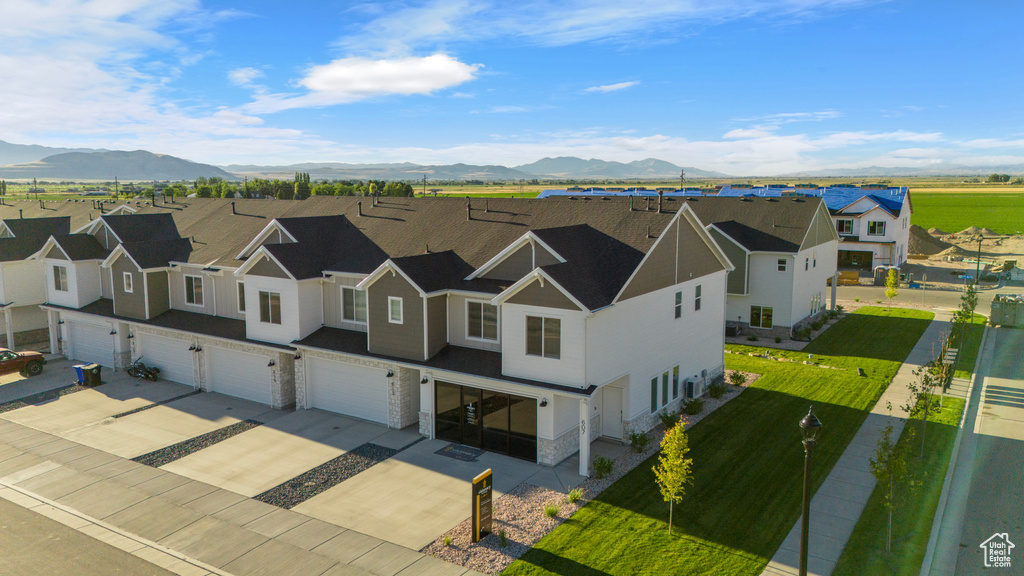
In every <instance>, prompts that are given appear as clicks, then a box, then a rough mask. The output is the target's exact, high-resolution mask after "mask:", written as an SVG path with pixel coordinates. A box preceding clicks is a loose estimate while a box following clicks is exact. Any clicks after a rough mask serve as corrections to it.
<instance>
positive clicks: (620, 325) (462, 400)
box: [0, 198, 836, 474]
mask: <svg viewBox="0 0 1024 576" xmlns="http://www.w3.org/2000/svg"><path fill="white" fill-rule="evenodd" d="M713 200H714V199H700V200H699V201H697V202H692V201H688V202H683V201H682V200H679V199H671V198H666V199H663V201H662V203H661V204H659V205H658V206H657V208H656V209H642V210H641V209H639V208H636V209H634V208H633V206H632V205H631V203H629V202H627V201H626V200H625V199H613V198H609V199H594V200H586V201H585V200H575V199H569V198H565V199H556V200H523V199H515V200H513V199H505V200H498V199H491V200H476V201H473V202H472V203H470V202H469V201H468V200H466V201H463V200H458V199H446V198H441V199H386V200H380V201H378V202H374V201H372V200H371V199H358V198H311V199H308V200H306V201H303V202H278V201H260V200H252V201H243V200H236V201H227V200H213V199H197V200H190V201H188V202H187V203H184V204H176V205H175V204H163V203H159V204H156V205H144V206H135V207H134V208H133V207H128V208H127V209H124V210H119V213H117V214H109V213H107V214H101V215H99V216H98V217H95V218H93V219H91V220H89V221H87V222H85V223H84V224H83V225H81V226H78V227H76V228H74V232H73V233H66V232H64V229H63V228H61V229H60V230H57V231H58V232H60V233H53V234H50V235H49V236H48V237H47V239H46V240H45V242H44V243H43V244H42V246H41V247H40V248H39V249H38V250H37V251H35V252H34V253H33V254H32V255H30V256H28V257H27V259H26V260H25V261H26V262H29V263H31V265H33V266H37V267H38V269H37V270H36V273H34V274H31V275H25V278H32V279H34V281H35V282H36V290H37V291H38V292H39V293H41V294H44V295H45V298H44V301H43V302H42V303H41V309H42V310H44V311H45V315H46V323H47V326H48V329H49V334H50V339H51V349H53V350H60V351H62V352H63V353H64V354H65V355H66V356H68V357H69V358H74V359H76V360H84V361H93V362H98V363H100V364H103V365H105V366H108V367H114V368H120V367H123V366H125V365H127V364H128V363H130V362H131V361H133V360H135V359H137V358H139V357H143V358H145V360H146V362H147V363H150V364H153V365H156V366H158V367H160V368H161V370H162V375H163V376H164V377H166V378H167V379H169V380H173V381H177V382H182V383H185V384H189V385H192V386H195V387H197V388H200V389H203V390H208V391H215V392H223V393H225V394H230V395H233V396H237V397H241V398H247V399H250V400H254V401H257V402H262V403H265V404H269V405H271V406H273V407H276V408H283V407H287V406H289V405H296V406H298V407H299V408H319V409H324V410H329V411H332V412H337V413H341V414H345V415H349V416H353V417H357V418H363V419H366V420H370V421H374V422H379V423H382V424H386V425H388V426H391V427H395V428H403V427H407V426H411V425H417V426H418V428H419V430H420V432H421V433H422V434H423V435H425V436H427V437H430V438H439V439H444V440H450V441H453V442H458V443H462V444H467V445H471V446H476V447H480V448H483V449H486V450H491V451H495V452H500V453H504V454H509V455H512V456H516V457H520V458H524V459H527V460H531V461H536V462H540V463H544V464H556V463H558V462H560V461H561V460H563V459H565V458H566V457H568V456H570V455H572V454H573V453H575V452H577V451H579V452H580V455H581V458H580V461H581V470H580V472H581V473H584V474H585V473H586V472H587V470H586V467H587V463H588V462H589V446H590V441H592V440H593V439H595V438H597V437H598V436H606V437H611V438H620V439H621V438H625V437H627V436H628V434H629V432H630V431H633V430H646V429H649V428H650V427H652V426H653V425H654V424H655V423H656V422H657V415H658V414H659V413H661V412H663V411H665V410H674V409H677V407H678V405H679V403H680V402H681V401H682V400H683V399H685V398H686V397H692V396H696V395H700V394H701V393H702V392H703V389H704V387H706V385H707V384H708V383H709V382H711V381H713V380H715V379H716V378H718V377H720V376H721V374H722V372H723V368H724V364H723V339H724V336H723V329H722V327H723V324H724V323H725V321H726V320H727V319H730V317H731V315H732V314H733V312H734V311H735V310H739V312H738V313H737V315H738V316H743V313H744V311H743V310H742V309H741V308H742V306H745V304H736V305H735V307H728V311H727V302H726V300H727V293H728V294H729V295H728V298H729V301H730V303H729V306H732V301H733V299H734V298H748V299H750V300H749V302H750V303H752V302H754V301H758V302H760V304H750V306H751V308H750V310H748V312H747V313H748V314H759V315H760V319H759V320H758V323H759V324H763V323H765V322H766V319H765V310H764V308H765V307H767V308H771V309H773V310H772V311H770V312H768V313H767V315H768V317H769V318H775V319H777V320H774V321H775V322H778V323H780V324H781V323H782V322H788V323H790V324H792V323H793V319H798V320H799V319H803V318H807V317H810V316H813V315H814V314H815V306H818V307H820V305H821V300H822V299H823V297H824V284H825V278H827V277H829V274H828V273H827V270H828V268H829V263H828V260H829V258H831V270H832V273H834V270H835V265H834V260H835V244H836V241H835V237H834V231H833V233H832V234H827V233H824V232H823V230H822V227H821V226H820V225H818V224H816V222H820V219H821V218H822V211H823V210H824V208H823V207H822V205H821V203H820V201H814V202H812V201H808V200H806V199H801V200H787V201H786V202H778V201H769V200H757V201H754V202H753V203H754V204H758V203H763V204H764V205H763V206H760V205H757V206H748V205H749V204H751V203H752V201H750V200H741V199H722V202H720V207H718V208H715V206H714V205H713V204H712V202H706V201H713ZM728 204H732V207H730V206H728ZM129 209H131V210H136V211H137V212H136V213H134V214H128V213H127V211H128V210H129ZM3 210H4V208H3V207H0V215H4V213H3ZM702 211H703V212H704V217H703V218H702V217H701V216H700V214H701V212H702ZM730 211H740V212H743V213H744V215H746V214H748V213H751V214H753V213H762V212H768V213H771V214H773V216H771V217H765V218H763V219H762V220H760V221H755V220H756V219H755V220H749V219H747V218H746V217H745V216H744V217H743V218H740V217H739V215H738V213H737V215H735V216H736V217H734V218H729V217H728V212H730ZM91 216H92V215H91ZM826 216H827V215H826ZM704 218H707V223H705V221H704ZM769 222H770V223H771V224H770V227H768V226H769V224H768V223H769ZM801 227H802V228H803V233H802V234H801V233H798V232H793V231H791V229H796V228H801ZM762 228H766V229H762ZM831 230H832V229H831V227H825V228H824V231H831ZM784 231H785V232H784ZM766 237H772V238H775V240H772V241H766V240H765V238H766ZM798 237H799V238H798ZM0 252H2V247H0ZM815 254H816V256H814V255H815ZM830 254H831V256H830ZM812 257H813V258H816V261H815V263H813V264H808V266H807V267H801V262H800V259H801V258H804V259H808V258H812ZM783 260H785V262H786V264H785V267H784V269H783V266H782V264H781V263H782V261H783ZM769 261H770V262H771V263H772V267H773V269H774V276H773V277H771V278H767V279H766V278H765V277H764V276H765V273H766V272H767V271H766V270H765V265H764V264H765V262H769ZM808 262H810V260H808ZM819 266H820V268H819ZM805 288H806V289H807V290H811V288H814V289H817V290H819V293H816V296H815V297H813V298H811V297H809V294H810V292H809V291H805ZM737 302H739V301H738V300H737ZM755 305H756V306H759V307H760V308H759V309H758V310H757V312H753V311H752V310H753V306H755ZM748 321H749V318H748ZM768 321H769V322H770V321H771V320H768ZM765 329H767V328H765Z"/></svg>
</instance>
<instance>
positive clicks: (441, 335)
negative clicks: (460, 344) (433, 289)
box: [427, 296, 448, 357]
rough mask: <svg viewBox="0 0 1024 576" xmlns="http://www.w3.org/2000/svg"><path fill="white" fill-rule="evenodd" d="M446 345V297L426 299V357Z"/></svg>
mask: <svg viewBox="0 0 1024 576" xmlns="http://www.w3.org/2000/svg"><path fill="white" fill-rule="evenodd" d="M447 345H448V297H447V296H434V297H433V298H427V355H428V357H429V356H433V355H434V354H437V353H438V352H440V351H441V349H442V348H444V347H445V346H447Z"/></svg>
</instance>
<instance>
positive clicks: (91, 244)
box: [53, 234, 110, 262]
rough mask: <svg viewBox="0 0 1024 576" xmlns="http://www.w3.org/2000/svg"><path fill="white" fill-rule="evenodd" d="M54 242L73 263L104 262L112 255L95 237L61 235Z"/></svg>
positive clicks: (87, 235) (55, 237) (54, 238)
mask: <svg viewBox="0 0 1024 576" xmlns="http://www.w3.org/2000/svg"><path fill="white" fill-rule="evenodd" d="M53 240H54V242H56V243H57V245H58V246H60V248H61V250H63V251H64V253H65V254H67V255H68V258H71V260H72V261H74V262H78V261H80V260H96V259H99V260H102V259H104V258H106V257H107V256H108V255H109V254H110V250H107V249H106V248H104V247H103V245H102V244H100V243H99V241H98V240H96V238H95V237H94V236H90V235H89V234H61V235H60V236H54V237H53Z"/></svg>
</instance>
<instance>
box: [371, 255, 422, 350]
mask: <svg viewBox="0 0 1024 576" xmlns="http://www.w3.org/2000/svg"><path fill="white" fill-rule="evenodd" d="M388 296H395V297H398V298H402V311H403V317H404V318H403V323H402V324H392V323H390V322H388ZM366 307H367V311H366V312H367V321H368V322H369V325H370V330H369V343H368V344H369V349H370V352H373V353H375V354H384V355H386V356H396V357H398V358H408V359H410V360H423V359H424V358H423V321H424V318H423V298H421V297H420V294H419V292H418V291H417V290H416V288H414V287H413V286H412V284H409V283H408V282H406V280H405V278H402V276H401V275H399V274H395V275H392V274H391V273H385V274H384V275H383V276H381V278H380V279H379V280H377V281H376V282H374V283H373V284H372V285H371V286H370V288H369V289H368V290H367V291H366Z"/></svg>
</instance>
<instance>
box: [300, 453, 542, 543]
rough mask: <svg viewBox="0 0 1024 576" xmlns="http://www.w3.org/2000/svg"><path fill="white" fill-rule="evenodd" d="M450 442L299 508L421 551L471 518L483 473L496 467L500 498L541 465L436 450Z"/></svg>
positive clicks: (400, 457) (392, 462)
mask: <svg viewBox="0 0 1024 576" xmlns="http://www.w3.org/2000/svg"><path fill="white" fill-rule="evenodd" d="M446 445H447V443H446V442H442V441H440V440H427V441H423V442H420V443H418V444H416V445H414V446H412V447H410V448H408V449H407V450H404V451H402V452H400V453H398V454H397V455H395V456H393V457H392V458H389V459H388V460H385V461H383V462H381V463H380V464H377V465H376V466H374V467H372V468H370V469H368V470H366V471H364V472H362V473H360V474H357V475H356V476H354V477H352V478H350V479H348V480H346V481H344V482H342V483H341V484H339V485H337V486H335V487H334V488H331V489H330V490H327V491H325V492H323V493H322V494H319V495H317V496H315V497H313V498H311V499H309V500H307V501H305V502H303V503H302V504H299V505H298V506H296V507H295V508H294V510H295V511H296V512H299V513H302V514H306V515H307V516H312V517H314V518H319V519H321V520H325V521H327V522H331V523H334V524H338V525H340V526H345V527H347V528H350V529H352V530H357V531H359V532H362V533H364V534H368V535H370V536H374V537H376V538H380V539H382V540H386V541H389V542H393V543H395V544H399V545H401V546H405V547H407V548H411V549H414V550H419V549H421V548H423V547H424V546H426V545H427V544H429V543H430V542H432V541H434V539H435V538H437V537H438V536H439V535H441V534H442V533H444V532H446V531H448V530H449V529H451V528H452V527H453V526H455V525H456V524H458V523H459V522H462V521H463V520H465V519H466V518H467V517H469V514H470V510H469V504H468V502H467V500H468V499H467V496H466V495H467V494H469V491H470V482H471V481H472V479H473V477H474V476H476V475H477V474H479V473H481V472H483V471H484V470H486V469H488V468H490V469H491V470H493V472H494V490H495V497H496V498H497V497H500V496H501V495H502V494H503V493H505V492H506V491H508V490H510V489H512V488H513V487H515V486H517V485H518V484H519V483H521V482H523V481H524V480H526V479H527V478H529V477H530V476H532V475H533V474H535V473H536V472H537V471H539V470H540V469H541V466H540V465H538V464H534V463H530V462H526V461H524V460H517V459H515V458H511V457H508V456H502V455H499V454H493V453H484V454H483V455H481V456H480V457H479V459H478V461H476V462H463V461H461V460H455V459H454V458H448V457H446V456H442V455H438V454H435V452H436V451H438V450H440V449H441V448H443V447H444V446H446Z"/></svg>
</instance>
